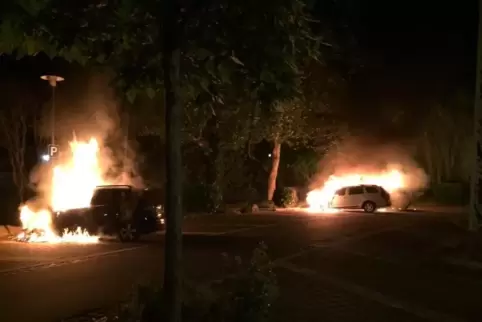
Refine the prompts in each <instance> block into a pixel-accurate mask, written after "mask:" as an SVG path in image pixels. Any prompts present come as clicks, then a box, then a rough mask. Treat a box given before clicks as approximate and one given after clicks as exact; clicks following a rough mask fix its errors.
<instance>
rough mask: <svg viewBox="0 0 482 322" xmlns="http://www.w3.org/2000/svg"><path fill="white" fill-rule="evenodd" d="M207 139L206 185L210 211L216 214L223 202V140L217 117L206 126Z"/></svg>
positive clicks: (212, 118) (213, 117)
mask: <svg viewBox="0 0 482 322" xmlns="http://www.w3.org/2000/svg"><path fill="white" fill-rule="evenodd" d="M206 139H207V141H208V144H209V146H208V148H209V150H208V152H207V154H206V183H207V188H208V199H209V200H208V209H207V210H208V211H209V212H211V213H216V212H217V211H218V210H219V208H220V206H221V204H222V202H223V195H222V190H221V180H222V175H223V172H224V171H223V170H224V169H223V160H222V157H223V156H222V152H221V149H220V146H219V144H220V142H221V139H220V137H219V129H218V119H217V117H216V116H215V115H213V116H212V117H211V119H210V120H209V121H208V123H207V124H206Z"/></svg>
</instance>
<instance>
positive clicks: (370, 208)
mask: <svg viewBox="0 0 482 322" xmlns="http://www.w3.org/2000/svg"><path fill="white" fill-rule="evenodd" d="M390 206H391V201H390V195H389V193H388V192H387V191H386V190H385V189H383V187H380V186H376V185H357V186H349V187H343V188H341V189H338V190H337V191H336V192H335V194H334V196H333V199H331V202H330V204H329V207H330V208H335V209H363V210H364V211H365V212H368V213H372V212H375V211H376V210H377V209H378V208H386V207H390Z"/></svg>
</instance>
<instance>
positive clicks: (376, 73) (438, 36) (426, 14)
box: [353, 0, 478, 98]
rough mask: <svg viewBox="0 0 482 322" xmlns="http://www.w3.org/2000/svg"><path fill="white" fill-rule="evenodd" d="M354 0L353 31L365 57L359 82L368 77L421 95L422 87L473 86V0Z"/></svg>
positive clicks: (439, 89)
mask: <svg viewBox="0 0 482 322" xmlns="http://www.w3.org/2000/svg"><path fill="white" fill-rule="evenodd" d="M358 2H359V4H358V7H357V10H356V11H355V12H354V19H353V20H354V27H355V31H354V32H355V34H356V38H357V39H358V42H359V45H360V47H361V48H362V49H363V51H364V52H365V55H366V57H367V60H368V64H367V68H366V69H367V74H364V75H363V74H362V75H363V77H361V81H362V83H364V84H366V85H370V84H371V82H369V80H370V78H371V81H373V82H375V83H378V84H377V85H378V86H382V87H388V88H387V89H386V90H389V87H394V86H398V87H402V88H401V89H399V91H401V93H400V94H403V92H406V94H412V95H414V96H418V97H419V98H420V96H421V95H422V94H423V93H420V92H421V91H422V90H423V91H425V92H426V94H427V95H428V96H431V95H432V93H435V92H437V93H438V92H445V91H446V89H447V87H449V88H450V87H453V86H464V87H470V86H473V85H472V83H473V77H474V75H475V71H474V69H475V58H476V55H475V53H476V31H477V11H478V10H477V1H476V0H463V1H434V0H423V1H414V0H404V1H379V0H364V1H358ZM367 78H368V79H367ZM383 85H385V86H383ZM432 91H433V92H432ZM404 96H405V95H404ZM409 96H411V95H409Z"/></svg>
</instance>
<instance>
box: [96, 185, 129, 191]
mask: <svg viewBox="0 0 482 322" xmlns="http://www.w3.org/2000/svg"><path fill="white" fill-rule="evenodd" d="M95 189H96V190H104V189H133V187H132V186H129V185H120V184H119V185H114V184H113V185H102V186H97V187H95Z"/></svg>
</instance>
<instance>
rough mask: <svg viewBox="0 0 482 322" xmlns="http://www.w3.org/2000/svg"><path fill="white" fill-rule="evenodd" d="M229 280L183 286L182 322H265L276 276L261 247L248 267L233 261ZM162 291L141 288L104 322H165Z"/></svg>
mask: <svg viewBox="0 0 482 322" xmlns="http://www.w3.org/2000/svg"><path fill="white" fill-rule="evenodd" d="M233 262H234V265H233V267H232V268H231V272H232V273H234V274H230V277H228V278H226V279H224V280H222V281H221V282H218V283H215V284H213V285H209V286H205V287H200V286H195V285H193V284H190V283H188V282H187V281H185V282H184V285H183V287H184V288H183V296H184V299H183V321H185V322H225V321H232V322H266V321H268V319H269V317H270V313H271V309H272V307H273V303H274V301H275V300H276V297H277V294H278V289H277V281H276V276H275V274H274V272H273V270H272V265H271V262H270V260H269V258H268V256H267V253H266V246H265V245H264V244H261V245H260V247H258V248H257V249H256V250H255V251H254V253H253V256H252V258H251V260H250V262H249V263H248V265H247V266H243V264H242V262H241V260H240V259H239V258H235V260H234V261H233ZM162 295H163V292H162V289H161V288H155V287H152V286H140V287H139V288H138V289H137V290H136V291H135V292H134V294H133V296H132V298H131V300H130V301H129V302H128V303H126V304H124V305H122V306H121V307H120V309H119V310H118V311H117V312H115V313H114V314H112V316H111V317H109V318H106V319H104V321H105V322H113V321H116V322H154V321H155V322H160V321H163V320H164V316H165V314H164V313H165V311H164V308H163V305H162V304H163V299H162Z"/></svg>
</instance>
